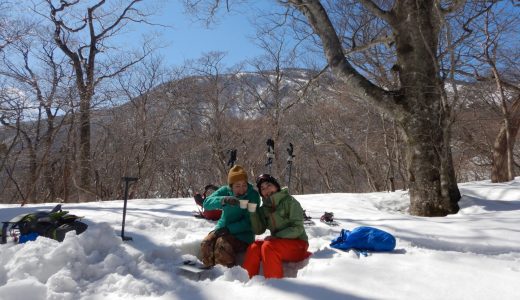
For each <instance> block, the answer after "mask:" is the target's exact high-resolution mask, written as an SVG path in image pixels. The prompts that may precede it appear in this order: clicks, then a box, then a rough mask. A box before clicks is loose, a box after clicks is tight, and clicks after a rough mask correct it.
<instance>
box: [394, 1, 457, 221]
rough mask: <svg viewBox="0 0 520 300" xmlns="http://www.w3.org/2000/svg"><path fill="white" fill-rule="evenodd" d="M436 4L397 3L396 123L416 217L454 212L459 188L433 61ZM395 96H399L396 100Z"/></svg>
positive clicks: (412, 210)
mask: <svg viewBox="0 0 520 300" xmlns="http://www.w3.org/2000/svg"><path fill="white" fill-rule="evenodd" d="M434 4H435V1H433V0H425V1H415V0H405V1H399V2H398V3H397V5H396V6H395V16H396V20H398V21H397V22H393V23H392V26H393V29H394V35H395V37H396V47H397V64H396V68H397V69H398V72H399V79H400V82H401V90H400V92H401V97H403V99H402V100H404V101H403V105H402V106H400V108H399V109H398V112H397V117H398V120H397V121H398V123H399V125H400V127H401V128H402V130H403V132H404V135H405V141H406V142H407V151H406V154H407V155H406V160H407V169H408V177H409V180H410V212H411V214H413V215H419V216H445V215H447V214H449V213H456V212H457V211H458V205H457V202H458V200H459V199H460V193H459V191H458V188H457V183H456V179H455V172H454V169H453V161H452V158H451V149H450V120H449V117H450V115H449V114H450V109H449V107H447V106H446V105H445V104H444V103H443V101H442V93H443V92H444V91H443V83H442V81H441V80H440V78H439V76H438V73H439V71H438V60H437V57H436V53H437V47H438V36H439V29H440V27H439V24H440V22H441V20H440V19H439V13H440V11H437V9H436V8H435V5H434ZM398 97H399V96H398Z"/></svg>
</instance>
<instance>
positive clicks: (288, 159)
mask: <svg viewBox="0 0 520 300" xmlns="http://www.w3.org/2000/svg"><path fill="white" fill-rule="evenodd" d="M293 151H294V147H293V144H292V143H289V148H287V154H288V155H289V156H288V157H287V168H288V171H289V172H288V173H289V174H288V176H289V177H288V180H287V190H288V191H290V190H291V169H292V162H293V158H294V157H295V155H294V154H293Z"/></svg>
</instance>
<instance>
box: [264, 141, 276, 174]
mask: <svg viewBox="0 0 520 300" xmlns="http://www.w3.org/2000/svg"><path fill="white" fill-rule="evenodd" d="M266 144H267V163H266V164H265V166H266V167H267V170H268V172H267V174H271V170H272V168H271V167H272V165H273V159H274V141H273V139H271V138H268V139H267V142H266Z"/></svg>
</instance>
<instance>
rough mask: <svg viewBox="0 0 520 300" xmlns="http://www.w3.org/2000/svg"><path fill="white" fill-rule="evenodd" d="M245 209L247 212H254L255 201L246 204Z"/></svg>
mask: <svg viewBox="0 0 520 300" xmlns="http://www.w3.org/2000/svg"><path fill="white" fill-rule="evenodd" d="M247 210H248V211H249V212H255V211H256V203H252V202H251V203H248V204H247Z"/></svg>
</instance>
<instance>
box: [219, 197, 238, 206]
mask: <svg viewBox="0 0 520 300" xmlns="http://www.w3.org/2000/svg"><path fill="white" fill-rule="evenodd" d="M220 204H222V206H224V205H226V204H227V205H234V206H238V205H239V204H240V201H238V199H237V198H235V197H224V198H222V200H221V201H220Z"/></svg>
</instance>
